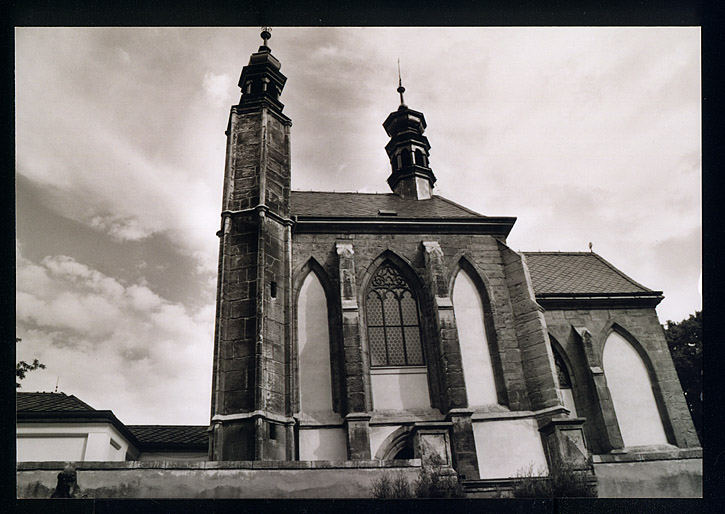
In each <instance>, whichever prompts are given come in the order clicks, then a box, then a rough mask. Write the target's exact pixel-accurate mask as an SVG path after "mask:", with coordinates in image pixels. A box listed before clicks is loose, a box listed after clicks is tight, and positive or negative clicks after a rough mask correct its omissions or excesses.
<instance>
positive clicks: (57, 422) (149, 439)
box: [16, 393, 208, 462]
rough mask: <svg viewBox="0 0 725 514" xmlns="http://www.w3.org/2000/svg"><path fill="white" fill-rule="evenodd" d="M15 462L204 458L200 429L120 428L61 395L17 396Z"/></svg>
mask: <svg viewBox="0 0 725 514" xmlns="http://www.w3.org/2000/svg"><path fill="white" fill-rule="evenodd" d="M16 399H17V438H16V441H17V444H16V449H17V458H16V460H17V461H18V462H43V461H66V462H88V461H105V462H109V461H128V460H180V459H181V460H187V461H189V460H205V459H206V457H207V451H208V435H207V427H206V426H203V425H124V424H123V423H122V422H121V421H119V419H118V418H117V417H116V416H115V415H114V414H113V412H112V411H110V410H96V409H94V408H93V407H91V406H90V405H88V404H87V403H85V402H83V401H81V400H79V399H78V398H76V397H75V396H73V395H70V396H68V395H66V394H65V393H17V395H16Z"/></svg>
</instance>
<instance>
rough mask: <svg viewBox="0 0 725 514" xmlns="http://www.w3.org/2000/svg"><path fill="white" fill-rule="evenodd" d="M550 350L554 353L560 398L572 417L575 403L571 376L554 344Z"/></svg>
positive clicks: (574, 411)
mask: <svg viewBox="0 0 725 514" xmlns="http://www.w3.org/2000/svg"><path fill="white" fill-rule="evenodd" d="M551 351H552V353H553V354H554V364H555V365H556V375H557V378H558V379H559V391H560V392H561V400H562V401H563V402H564V407H566V408H567V409H568V410H569V412H570V415H571V416H572V417H576V416H577V413H576V405H575V404H574V394H573V392H572V388H571V377H570V376H569V370H568V369H567V367H566V363H565V362H564V359H562V358H561V355H559V352H557V351H556V348H555V347H554V346H552V347H551Z"/></svg>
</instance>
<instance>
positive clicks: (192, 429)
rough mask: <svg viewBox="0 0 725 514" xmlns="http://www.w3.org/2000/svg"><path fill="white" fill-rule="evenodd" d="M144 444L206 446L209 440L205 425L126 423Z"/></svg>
mask: <svg viewBox="0 0 725 514" xmlns="http://www.w3.org/2000/svg"><path fill="white" fill-rule="evenodd" d="M126 428H128V429H129V430H130V431H131V433H132V434H133V435H134V436H135V437H136V439H137V440H138V442H139V443H140V444H141V445H142V446H146V445H165V446H166V445H184V446H188V445H193V446H198V447H204V448H206V445H207V443H208V441H209V436H208V434H207V428H208V427H207V426H205V425H126Z"/></svg>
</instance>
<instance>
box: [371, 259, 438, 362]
mask: <svg viewBox="0 0 725 514" xmlns="http://www.w3.org/2000/svg"><path fill="white" fill-rule="evenodd" d="M366 313H367V325H368V342H369V344H370V364H371V365H372V366H422V365H423V363H424V362H423V347H422V345H421V341H420V320H419V316H418V301H417V299H416V297H415V294H414V293H413V291H412V290H411V289H410V287H409V286H408V283H407V282H406V281H405V279H404V278H403V276H402V275H401V274H400V272H399V271H398V270H397V269H396V268H395V267H393V265H392V264H390V263H385V264H383V265H382V266H380V268H378V271H377V272H376V273H375V276H373V279H372V280H371V283H370V290H369V291H368V294H367V302H366Z"/></svg>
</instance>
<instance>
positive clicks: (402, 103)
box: [398, 59, 405, 105]
mask: <svg viewBox="0 0 725 514" xmlns="http://www.w3.org/2000/svg"><path fill="white" fill-rule="evenodd" d="M398 93H400V105H405V102H404V101H403V93H405V88H404V87H403V79H401V78H400V59H398Z"/></svg>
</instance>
